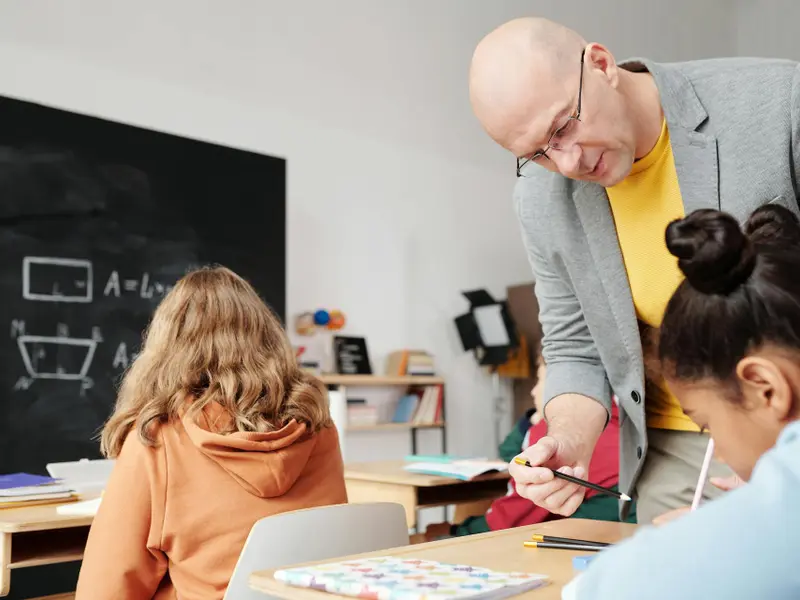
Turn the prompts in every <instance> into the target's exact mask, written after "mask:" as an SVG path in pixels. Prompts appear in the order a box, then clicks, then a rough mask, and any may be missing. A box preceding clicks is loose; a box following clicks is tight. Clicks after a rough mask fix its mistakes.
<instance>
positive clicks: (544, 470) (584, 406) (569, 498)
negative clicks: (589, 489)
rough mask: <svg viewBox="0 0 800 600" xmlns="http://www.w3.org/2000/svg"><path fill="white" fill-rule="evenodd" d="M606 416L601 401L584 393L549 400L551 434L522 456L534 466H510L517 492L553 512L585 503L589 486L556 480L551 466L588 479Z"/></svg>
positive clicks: (566, 512)
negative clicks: (584, 499)
mask: <svg viewBox="0 0 800 600" xmlns="http://www.w3.org/2000/svg"><path fill="white" fill-rule="evenodd" d="M606 416H607V413H606V410H605V409H604V408H603V406H602V405H601V404H599V403H598V402H596V401H594V400H592V399H591V398H586V397H584V396H577V395H565V396H559V397H558V398H554V399H553V400H552V401H550V402H549V403H548V404H547V407H546V410H545V417H546V418H547V419H548V430H549V435H547V436H545V437H543V438H542V439H540V440H539V441H538V442H536V443H535V444H534V445H533V446H531V447H530V448H528V449H526V450H525V451H524V452H522V453H521V454H520V455H519V456H520V458H523V459H525V460H527V461H528V463H530V465H531V466H530V467H528V466H525V465H519V464H516V463H515V462H513V461H512V462H511V464H510V465H509V467H508V470H509V473H510V474H511V477H513V478H514V483H515V484H516V489H517V493H518V494H519V495H520V496H522V497H523V498H527V499H528V500H530V501H531V502H533V503H534V504H536V505H537V506H541V507H542V508H545V509H547V510H549V511H550V512H551V513H555V514H558V515H563V516H569V515H571V514H572V513H574V512H575V511H576V510H577V509H578V507H579V506H580V504H581V502H583V498H584V496H585V495H586V488H585V487H583V486H580V485H577V484H575V483H570V482H568V481H564V480H563V479H557V478H556V477H555V475H553V472H552V470H551V469H557V470H558V471H561V472H562V473H564V474H566V475H573V476H575V477H579V478H581V479H586V478H587V476H588V471H589V462H590V461H591V458H592V452H593V451H594V447H595V444H596V443H597V438H598V437H600V434H601V433H602V431H603V427H604V426H605V422H606Z"/></svg>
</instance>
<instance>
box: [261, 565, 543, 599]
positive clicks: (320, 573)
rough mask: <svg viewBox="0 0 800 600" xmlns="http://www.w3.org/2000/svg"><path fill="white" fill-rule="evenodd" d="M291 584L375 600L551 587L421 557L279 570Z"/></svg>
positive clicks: (535, 578)
mask: <svg viewBox="0 0 800 600" xmlns="http://www.w3.org/2000/svg"><path fill="white" fill-rule="evenodd" d="M275 579H277V580H278V581H283V582H284V583H287V584H289V585H293V586H298V587H305V588H312V589H315V590H320V591H324V592H330V593H332V594H341V595H343V596H353V597H360V598H369V599H371V600H438V599H442V600H444V599H445V598H448V599H451V600H460V599H461V598H469V599H470V600H478V599H481V600H499V599H500V598H506V597H508V596H513V595H516V594H521V593H522V592H526V591H528V590H532V589H534V588H537V587H540V586H543V585H546V584H547V583H548V582H549V578H548V577H547V576H546V575H538V574H535V573H514V572H501V571H493V570H491V569H484V568H481V567H471V566H469V565H457V564H449V563H441V562H437V561H432V560H421V559H417V558H410V557H408V558H398V557H393V556H379V557H374V558H361V559H354V560H348V561H342V562H335V563H327V564H321V565H311V566H308V567H295V568H287V569H279V570H278V571H276V572H275Z"/></svg>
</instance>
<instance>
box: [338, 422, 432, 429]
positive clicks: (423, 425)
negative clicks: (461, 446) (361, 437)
mask: <svg viewBox="0 0 800 600" xmlns="http://www.w3.org/2000/svg"><path fill="white" fill-rule="evenodd" d="M444 427H445V423H420V424H418V425H413V424H412V423H378V424H376V425H353V426H352V427H348V428H347V431H386V430H387V429H388V430H391V429H397V430H404V429H444Z"/></svg>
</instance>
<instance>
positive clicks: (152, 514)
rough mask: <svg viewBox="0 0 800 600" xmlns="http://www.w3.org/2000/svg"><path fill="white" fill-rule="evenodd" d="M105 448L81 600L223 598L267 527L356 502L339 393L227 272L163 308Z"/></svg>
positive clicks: (203, 277) (175, 293) (195, 283)
mask: <svg viewBox="0 0 800 600" xmlns="http://www.w3.org/2000/svg"><path fill="white" fill-rule="evenodd" d="M101 449H102V451H103V453H104V454H105V455H106V456H107V457H109V458H115V459H116V464H115V467H114V471H113V473H112V476H111V478H110V480H109V483H108V486H107V488H106V490H105V493H104V496H103V500H102V503H101V505H100V509H99V511H98V514H97V516H96V518H95V520H94V523H93V525H92V528H91V531H90V534H89V540H88V543H87V546H86V552H85V555H84V560H83V565H82V568H81V573H80V577H79V581H78V589H77V595H76V598H77V599H78V600H81V599H84V598H115V599H120V600H122V599H126V598H137V599H140V598H157V599H161V598H176V597H181V598H222V597H223V595H224V593H225V589H226V587H227V585H228V580H229V579H230V576H231V574H232V572H233V568H234V566H235V564H236V561H237V559H238V557H239V554H240V552H241V550H242V547H243V545H244V542H245V539H246V538H247V535H248V533H249V531H250V529H251V527H252V525H253V523H255V522H256V521H257V520H258V519H260V518H262V517H266V516H269V515H273V514H276V513H281V512H285V511H289V510H295V509H299V508H307V507H313V506H322V505H329V504H339V503H344V502H346V501H347V495H346V492H345V485H344V467H343V464H342V456H341V452H340V450H339V441H338V436H337V432H336V428H335V427H334V426H333V423H332V421H331V418H330V413H329V410H328V403H327V398H326V393H325V389H324V387H323V386H322V384H321V383H320V382H319V381H318V380H317V379H315V378H314V377H313V376H311V375H309V374H307V373H305V372H303V371H302V370H301V369H300V368H299V367H298V365H297V362H296V359H295V356H294V352H293V350H292V347H291V345H290V343H289V341H288V339H287V337H286V335H285V333H284V331H283V328H282V326H281V324H280V321H279V320H278V319H277V318H276V316H275V315H274V314H273V313H272V312H271V310H270V309H269V308H268V307H267V305H266V304H265V303H264V302H263V301H262V300H261V298H260V297H259V296H258V294H257V293H256V291H255V290H254V289H253V288H252V287H251V286H250V284H248V283H247V282H246V281H245V280H244V279H242V278H241V277H239V276H238V275H236V274H235V273H233V272H232V271H230V270H229V269H226V268H222V267H214V268H203V269H200V270H197V271H194V272H191V273H189V274H188V275H186V276H185V277H183V278H182V279H181V280H180V281H178V283H177V284H176V285H175V287H174V288H173V289H172V291H170V292H169V294H167V296H166V297H165V298H164V299H163V301H162V302H161V304H160V305H159V306H158V308H157V309H156V311H155V314H154V315H153V318H152V321H151V323H150V325H149V327H148V329H147V332H146V334H145V338H144V343H143V346H142V350H141V353H140V354H139V355H138V357H137V358H136V360H135V361H134V362H133V364H132V365H131V367H130V369H129V370H128V372H127V373H126V374H125V377H124V379H123V382H122V385H121V388H120V391H119V397H118V399H117V403H116V407H115V409H114V412H113V414H112V415H111V417H110V418H109V419H108V422H107V423H106V425H105V427H104V429H103V432H102V437H101Z"/></svg>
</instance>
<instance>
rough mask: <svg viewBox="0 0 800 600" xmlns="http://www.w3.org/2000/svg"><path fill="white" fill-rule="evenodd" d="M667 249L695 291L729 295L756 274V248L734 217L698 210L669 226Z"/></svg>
mask: <svg viewBox="0 0 800 600" xmlns="http://www.w3.org/2000/svg"><path fill="white" fill-rule="evenodd" d="M666 240H667V248H668V249H669V251H670V252H671V253H672V254H673V255H674V256H677V257H678V266H679V267H680V269H681V271H683V274H684V275H686V280H687V281H688V282H689V285H691V286H692V287H693V288H694V289H696V290H697V291H699V292H702V293H704V294H729V293H730V292H732V291H733V290H735V289H736V288H737V287H739V286H740V285H742V284H743V283H744V282H745V281H747V278H748V277H750V274H751V273H752V272H753V268H754V267H755V262H756V254H755V251H754V249H753V245H752V244H751V243H750V240H748V238H747V236H745V234H744V232H742V230H741V228H740V227H739V223H738V222H737V221H736V219H734V218H733V217H732V216H731V215H729V214H727V213H723V212H720V211H718V210H710V209H702V210H696V211H694V212H693V213H691V214H690V215H689V216H688V217H686V218H685V219H679V220H677V221H673V222H672V223H670V224H669V225H668V226H667V233H666Z"/></svg>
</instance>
